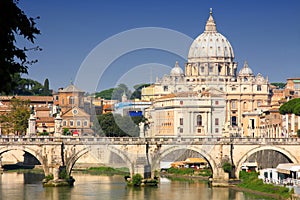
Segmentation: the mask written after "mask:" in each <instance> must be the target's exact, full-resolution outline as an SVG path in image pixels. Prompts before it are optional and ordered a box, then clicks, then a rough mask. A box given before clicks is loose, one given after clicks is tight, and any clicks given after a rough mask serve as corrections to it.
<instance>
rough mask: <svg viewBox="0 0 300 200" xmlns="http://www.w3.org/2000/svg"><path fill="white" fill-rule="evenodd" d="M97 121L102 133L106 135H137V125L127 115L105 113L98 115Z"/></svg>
mask: <svg viewBox="0 0 300 200" xmlns="http://www.w3.org/2000/svg"><path fill="white" fill-rule="evenodd" d="M98 122H99V125H100V127H101V131H99V130H98V132H100V133H102V132H103V134H104V135H105V136H107V137H128V136H138V135H139V131H140V129H139V127H138V126H137V125H136V124H135V123H134V122H133V121H132V120H131V118H130V117H129V116H124V117H123V116H121V115H119V114H112V113H106V114H102V115H99V116H98Z"/></svg>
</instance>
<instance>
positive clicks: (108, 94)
mask: <svg viewBox="0 0 300 200" xmlns="http://www.w3.org/2000/svg"><path fill="white" fill-rule="evenodd" d="M113 91H114V88H110V89H107V90H103V91H101V92H97V93H96V94H95V97H96V98H99V97H101V98H102V99H106V100H111V96H112V93H113Z"/></svg>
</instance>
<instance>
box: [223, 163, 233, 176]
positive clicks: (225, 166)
mask: <svg viewBox="0 0 300 200" xmlns="http://www.w3.org/2000/svg"><path fill="white" fill-rule="evenodd" d="M222 168H223V170H224V172H227V173H230V172H231V170H232V165H231V164H230V163H229V162H225V163H224V164H223V166H222Z"/></svg>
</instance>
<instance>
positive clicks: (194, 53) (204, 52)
mask: <svg viewBox="0 0 300 200" xmlns="http://www.w3.org/2000/svg"><path fill="white" fill-rule="evenodd" d="M216 57H218V58H225V59H227V58H231V59H233V58H234V53H233V49H232V46H231V44H230V43H229V41H228V40H227V39H226V37H224V36H223V35H222V34H221V33H218V32H217V27H216V23H215V21H214V19H213V16H212V11H210V15H209V18H208V20H207V22H206V26H205V31H204V33H202V34H201V35H199V36H198V37H197V38H196V39H195V40H194V42H193V43H192V45H191V47H190V50H189V54H188V59H189V60H190V61H192V60H194V59H199V58H205V59H207V58H216Z"/></svg>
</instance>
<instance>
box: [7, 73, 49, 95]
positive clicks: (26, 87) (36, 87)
mask: <svg viewBox="0 0 300 200" xmlns="http://www.w3.org/2000/svg"><path fill="white" fill-rule="evenodd" d="M13 82H14V83H15V87H14V88H13V89H12V90H11V91H10V92H8V94H10V95H24V96H40V95H44V94H43V85H42V84H41V83H39V82H37V81H35V80H32V79H26V78H21V76H20V74H15V75H14V76H13Z"/></svg>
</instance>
